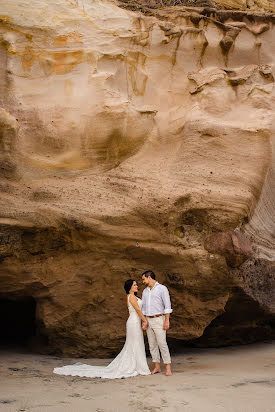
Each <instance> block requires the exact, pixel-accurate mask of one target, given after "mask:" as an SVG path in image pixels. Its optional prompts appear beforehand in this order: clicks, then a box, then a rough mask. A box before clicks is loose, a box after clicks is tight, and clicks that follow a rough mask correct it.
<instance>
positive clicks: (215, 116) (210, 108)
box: [0, 0, 275, 356]
mask: <svg viewBox="0 0 275 412" xmlns="http://www.w3.org/2000/svg"><path fill="white" fill-rule="evenodd" d="M125 3H126V2H125V1H124V2H117V3H115V2H111V1H110V2H108V1H92V0H78V1H76V0H75V1H74V0H72V1H70V2H69V1H65V0H48V1H47V2H44V1H41V0H33V1H32V3H31V9H30V3H29V2H28V1H24V0H14V1H11V0H10V1H8V2H5V3H4V4H2V5H1V14H2V15H1V23H0V36H1V47H0V53H1V55H0V64H1V65H0V87H1V93H0V95H1V106H2V110H1V112H0V126H1V135H0V144H1V149H2V150H1V155H0V156H1V168H0V185H1V220H0V223H1V229H0V232H1V238H0V258H1V263H0V276H1V284H0V298H1V299H2V300H3V302H6V301H7V300H10V301H22V302H23V301H24V300H26V302H27V301H28V302H30V299H34V300H35V302H36V315H35V316H36V327H37V330H36V333H37V338H39V337H40V338H42V337H44V338H45V339H46V341H47V345H48V346H47V350H49V351H51V352H53V353H58V354H63V355H64V356H66V355H72V356H81V355H85V356H86V355H87V356H106V355H107V354H114V353H116V352H117V351H118V350H119V349H120V348H121V345H122V343H123V341H124V336H125V320H126V317H127V309H126V304H125V303H126V300H125V299H126V296H125V295H124V291H123V283H124V281H125V280H126V279H127V278H135V279H137V280H138V281H139V280H140V275H141V273H142V272H143V271H144V270H145V269H148V268H150V269H153V270H154V271H155V272H156V273H157V275H158V278H159V280H160V281H161V282H164V283H165V284H166V285H167V286H168V287H169V290H170V293H171V297H172V303H173V308H174V312H173V316H172V328H171V330H170V332H169V337H170V339H172V340H173V341H177V342H178V341H179V342H181V341H185V342H186V341H191V342H193V343H197V344H204V345H208V344H209V345H223V344H231V343H236V342H237V343H240V342H242V343H245V342H250V341H254V340H258V339H263V338H271V337H274V336H275V332H274V314H275V305H274V302H275V299H274V298H275V293H274V285H275V276H274V197H275V189H274V157H273V155H272V153H273V151H272V145H273V141H274V102H275V97H274V77H273V76H274V64H275V58H274V56H275V39H274V23H275V16H274V15H273V14H272V13H271V11H274V6H273V2H271V1H268V0H266V1H260V0H259V1H258V0H253V1H249V0H248V1H242V0H240V1H238V2H236V1H234V2H233V1H229V0H228V1H226V0H224V1H220V2H218V1H216V2H214V1H213V2H211V7H212V8H209V7H205V4H202V3H207V4H206V6H209V4H208V3H210V2H208V1H207V2H201V7H198V8H196V7H194V6H196V5H199V6H200V4H195V3H199V2H195V1H192V2H189V3H190V4H187V3H188V2H179V3H178V4H179V5H178V6H175V7H172V6H173V4H172V2H171V6H170V7H161V8H156V5H155V6H154V5H153V6H154V7H155V8H154V7H153V6H152V4H151V5H150V4H149V3H150V2H148V4H147V6H148V7H147V6H146V8H144V2H143V5H142V2H135V5H136V6H139V9H140V12H138V11H131V10H126V9H125V8H121V7H119V6H123V7H126V6H127V7H128V8H131V4H130V2H127V3H128V4H125ZM163 3H165V2H163ZM180 3H186V5H187V6H190V7H184V6H182V5H181V4H180ZM218 3H219V4H220V6H221V7H227V8H230V7H231V6H232V4H233V3H234V5H236V3H238V5H237V8H238V9H239V10H241V11H239V10H236V11H232V10H225V9H224V10H221V9H220V8H219V9H214V8H213V7H214V6H215V7H217V5H218ZM248 5H249V7H246V6H248ZM149 6H150V7H149ZM256 10H260V11H256ZM264 10H265V11H266V12H264ZM268 10H269V11H270V12H267V11H268ZM3 305H4V304H3ZM3 305H2V306H1V307H3ZM9 308H10V306H9ZM18 316H19V314H18ZM204 331H205V333H204Z"/></svg>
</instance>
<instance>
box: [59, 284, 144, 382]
mask: <svg viewBox="0 0 275 412" xmlns="http://www.w3.org/2000/svg"><path fill="white" fill-rule="evenodd" d="M124 289H125V291H126V294H127V306H128V309H129V318H128V320H127V323H126V341H125V344H124V346H123V348H122V350H121V352H120V353H119V354H118V355H117V357H116V358H115V359H114V360H113V361H112V362H111V363H110V364H109V365H108V366H91V365H87V364H83V363H80V362H77V363H75V364H73V365H66V366H62V367H61V368H54V370H53V372H54V373H57V374H59V375H72V376H85V377H88V378H108V379H116V378H128V377H130V376H137V375H150V373H151V372H150V370H149V368H148V365H147V361H146V354H145V347H144V339H143V332H142V329H146V328H147V326H148V324H147V320H146V318H145V316H144V315H143V313H142V312H141V306H142V300H141V299H140V298H139V297H137V291H138V286H137V283H136V281H135V280H132V279H128V280H126V282H125V284H124ZM141 321H142V327H141Z"/></svg>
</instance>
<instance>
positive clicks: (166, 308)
mask: <svg viewBox="0 0 275 412" xmlns="http://www.w3.org/2000/svg"><path fill="white" fill-rule="evenodd" d="M162 299H163V303H164V313H172V312H173V309H172V308H171V300H170V295H169V291H168V289H167V287H166V286H163V288H162Z"/></svg>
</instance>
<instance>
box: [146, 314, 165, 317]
mask: <svg viewBox="0 0 275 412" xmlns="http://www.w3.org/2000/svg"><path fill="white" fill-rule="evenodd" d="M159 316H163V315H162V314H160V315H154V316H147V318H158V317H159Z"/></svg>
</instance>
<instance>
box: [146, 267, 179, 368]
mask: <svg viewBox="0 0 275 412" xmlns="http://www.w3.org/2000/svg"><path fill="white" fill-rule="evenodd" d="M142 282H143V283H144V285H146V286H147V287H146V288H145V289H144V291H143V293H142V312H143V314H144V315H145V316H146V318H147V320H148V327H146V326H144V327H143V329H144V330H145V329H146V330H147V337H148V342H149V347H150V352H151V356H152V360H153V362H154V363H155V368H154V370H153V371H152V372H151V373H152V375H154V374H155V373H158V372H160V371H161V370H160V356H159V349H160V352H161V356H162V360H163V362H164V363H165V366H166V376H172V372H171V358H170V353H169V348H168V345H167V342H166V331H167V330H168V329H169V327H170V323H169V317H170V313H171V312H172V309H171V302H170V297H169V292H168V289H167V287H166V286H164V285H161V284H160V283H158V282H157V281H156V275H155V274H154V272H152V271H151V270H147V271H146V272H144V273H143V274H142Z"/></svg>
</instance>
